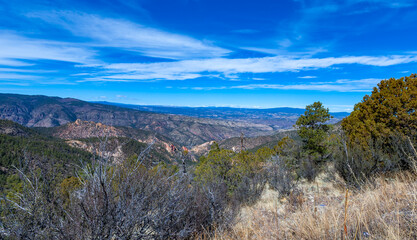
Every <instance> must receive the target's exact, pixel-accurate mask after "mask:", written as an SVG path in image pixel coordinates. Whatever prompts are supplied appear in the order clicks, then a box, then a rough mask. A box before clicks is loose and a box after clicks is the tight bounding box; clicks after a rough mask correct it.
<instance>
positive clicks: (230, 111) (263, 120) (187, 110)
mask: <svg viewBox="0 0 417 240" xmlns="http://www.w3.org/2000/svg"><path fill="white" fill-rule="evenodd" d="M97 103H101V104H107V105H111V106H119V107H124V108H131V109H136V110H140V111H148V112H155V113H168V114H177V115H184V116H190V117H197V118H210V119H221V120H229V121H240V122H247V123H256V124H264V125H268V126H270V127H271V128H273V129H274V130H279V129H290V128H292V126H293V125H294V124H295V122H296V121H297V119H298V117H299V116H300V115H301V114H303V113H304V112H305V109H301V108H288V107H283V108H268V109H255V108H230V107H171V106H150V105H131V104H121V103H112V102H97ZM331 115H332V116H333V117H334V118H333V119H332V120H331V121H330V123H336V122H338V121H340V120H341V119H343V118H344V117H346V116H348V115H349V113H347V112H334V113H331Z"/></svg>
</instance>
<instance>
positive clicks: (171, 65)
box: [83, 55, 417, 81]
mask: <svg viewBox="0 0 417 240" xmlns="http://www.w3.org/2000/svg"><path fill="white" fill-rule="evenodd" d="M410 62H417V56H416V55H393V56H379V57H372V56H345V57H328V58H288V57H264V58H245V59H226V58H213V59H201V60H183V61H176V62H158V63H117V64H107V65H103V66H102V68H103V71H102V73H101V74H102V76H100V77H98V78H91V79H88V78H87V79H85V80H83V81H135V80H136V81H140V80H155V79H157V80H158V79H159V80H186V79H195V78H199V77H207V76H213V73H221V74H223V75H224V76H226V77H227V76H233V77H234V79H235V77H236V74H240V73H276V72H297V71H303V70H316V69H321V68H328V67H332V66H334V65H341V64H360V65H368V66H378V67H385V66H391V65H397V64H404V63H410Z"/></svg>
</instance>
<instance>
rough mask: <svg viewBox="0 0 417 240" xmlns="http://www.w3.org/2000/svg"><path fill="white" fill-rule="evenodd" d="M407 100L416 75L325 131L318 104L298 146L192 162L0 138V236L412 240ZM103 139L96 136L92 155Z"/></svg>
mask: <svg viewBox="0 0 417 240" xmlns="http://www.w3.org/2000/svg"><path fill="white" fill-rule="evenodd" d="M416 95H417V76H416V75H411V76H410V77H406V78H401V79H389V80H383V81H382V82H381V83H379V84H378V86H377V87H375V88H374V90H373V92H372V94H371V95H370V96H365V97H364V98H363V101H362V102H360V103H358V104H357V105H356V106H355V108H354V111H353V112H352V113H351V114H350V116H348V117H347V118H345V119H344V120H343V121H342V123H341V124H333V125H330V124H328V120H330V119H331V114H330V113H329V110H328V109H327V108H325V107H324V106H323V105H322V103H320V102H315V103H313V104H311V105H308V106H307V107H306V111H305V113H304V114H303V115H301V117H300V118H299V119H298V121H297V122H296V125H295V126H294V127H295V131H296V132H297V137H294V138H290V137H288V136H287V137H283V138H281V139H280V140H279V141H277V143H276V144H275V146H273V147H261V148H258V149H248V150H245V148H243V147H242V148H241V149H239V151H232V150H228V149H224V148H221V147H220V146H219V145H218V144H217V143H215V142H214V143H213V144H212V145H211V149H210V151H209V152H208V154H206V155H205V156H202V157H201V158H200V159H199V161H198V163H194V164H186V163H187V158H188V152H187V150H183V151H179V150H178V152H177V155H176V162H175V161H174V162H172V163H170V162H166V161H156V159H153V158H155V156H157V155H155V154H153V155H150V154H149V153H150V152H151V151H152V144H150V145H149V146H147V147H145V146H143V145H141V146H137V148H140V151H135V149H132V150H131V151H129V152H130V153H131V156H130V157H127V158H125V159H124V160H123V161H117V162H116V161H113V159H112V158H111V157H109V155H103V154H99V153H98V154H87V153H84V152H81V151H78V150H75V149H73V148H70V147H68V146H66V147H62V149H64V148H68V153H71V154H72V153H73V152H74V153H77V154H80V156H79V157H78V159H76V160H74V161H73V162H72V163H69V162H68V161H69V160H68V158H67V157H68V156H67V157H62V159H61V157H60V156H61V155H60V154H64V153H65V152H62V151H60V150H59V149H55V148H54V146H61V145H59V144H63V143H61V142H60V143H59V144H58V143H56V145H51V146H53V147H52V148H48V149H50V151H49V152H48V151H46V152H42V151H40V150H38V149H37V148H38V146H39V143H43V142H47V141H52V140H51V139H45V138H42V137H38V138H39V139H40V140H39V141H37V143H36V144H35V143H32V142H28V140H27V139H26V138H25V137H19V138H18V139H20V140H19V141H20V142H16V140H15V138H14V137H10V136H8V135H0V136H1V139H0V141H1V140H3V139H5V140H4V142H5V143H7V146H8V149H10V150H7V151H5V152H4V153H2V156H3V155H4V156H7V157H5V158H2V159H6V160H7V161H6V160H5V161H4V162H2V166H6V165H7V170H4V171H3V170H2V182H5V183H7V184H4V185H3V186H7V187H2V189H1V194H2V197H1V202H0V207H1V208H0V213H1V218H0V219H1V221H0V234H1V237H2V238H5V239H416V238H417V215H416V214H417V213H416V203H417V197H416V192H417V191H416V190H417V189H416V188H417V181H416V180H417V177H416V171H417V168H416V161H417V151H416V147H417V133H416V131H417V126H416V123H417V112H416V109H417V98H416ZM9 124H11V123H9ZM33 134H35V133H33ZM289 136H292V135H289ZM9 138H10V139H9ZM107 140H108V138H106V137H101V138H97V139H95V142H96V145H97V146H98V149H99V150H100V149H105V147H106V144H109V142H108V141H107ZM242 144H243V141H242ZM22 145H24V146H28V148H27V149H28V150H31V149H35V150H36V151H35V150H31V151H30V152H31V153H32V154H30V155H29V154H26V153H27V152H28V151H21V150H16V149H18V147H17V146H22ZM131 145H132V146H130V145H129V147H131V148H135V146H136V145H135V144H133V143H132V144H131ZM13 152H15V153H18V154H15V155H13V154H11V153H13ZM51 152H52V153H51ZM54 152H60V154H55V153H54ZM81 156H82V157H81ZM74 157H75V156H74ZM150 158H151V159H150ZM52 159H53V160H54V161H52ZM2 161H3V160H2ZM68 166H71V168H68ZM60 169H61V170H62V169H66V170H68V169H70V170H68V171H61V170H60Z"/></svg>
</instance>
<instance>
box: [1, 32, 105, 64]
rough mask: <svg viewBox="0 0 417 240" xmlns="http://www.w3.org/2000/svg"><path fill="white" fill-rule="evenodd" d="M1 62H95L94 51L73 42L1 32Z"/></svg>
mask: <svg viewBox="0 0 417 240" xmlns="http://www.w3.org/2000/svg"><path fill="white" fill-rule="evenodd" d="M0 46H1V51H0V64H1V65H5V66H14V67H16V66H30V65H33V63H30V62H27V60H55V61H65V62H73V63H82V64H93V63H96V62H98V61H96V60H94V58H93V56H94V52H93V51H91V50H87V49H85V48H80V47H76V46H74V44H71V43H65V42H57V41H47V40H42V39H33V38H27V37H24V36H20V35H17V34H13V33H9V32H0Z"/></svg>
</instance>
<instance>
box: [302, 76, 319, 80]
mask: <svg viewBox="0 0 417 240" xmlns="http://www.w3.org/2000/svg"><path fill="white" fill-rule="evenodd" d="M298 78H301V79H312V78H317V76H299V77H298Z"/></svg>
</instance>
